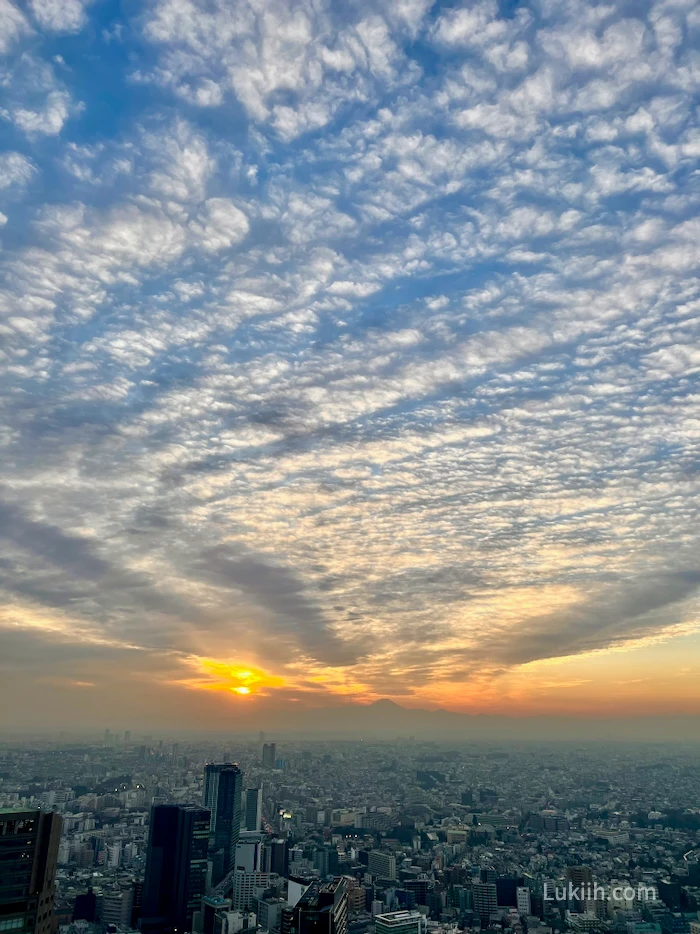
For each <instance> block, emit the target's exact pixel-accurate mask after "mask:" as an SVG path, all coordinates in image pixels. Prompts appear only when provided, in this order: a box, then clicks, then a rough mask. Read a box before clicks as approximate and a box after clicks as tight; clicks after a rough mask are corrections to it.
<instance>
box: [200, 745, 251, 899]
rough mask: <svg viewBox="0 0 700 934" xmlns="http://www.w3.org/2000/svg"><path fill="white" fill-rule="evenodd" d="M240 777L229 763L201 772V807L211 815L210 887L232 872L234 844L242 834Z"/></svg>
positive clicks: (241, 787)
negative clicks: (202, 793) (202, 796)
mask: <svg viewBox="0 0 700 934" xmlns="http://www.w3.org/2000/svg"><path fill="white" fill-rule="evenodd" d="M242 793H243V773H242V772H241V770H240V769H239V768H238V766H237V765H235V764H234V763H232V762H224V763H221V764H218V765H217V764H214V763H210V764H209V765H207V766H206V768H205V770H204V807H205V808H207V809H208V810H209V811H210V812H211V825H210V829H209V857H210V859H211V861H212V876H211V884H212V885H218V884H219V882H221V880H222V879H223V878H224V877H225V876H226V875H227V874H228V873H229V872H231V870H232V869H233V868H234V867H233V864H234V860H235V856H236V844H237V843H238V838H239V837H240V833H241V795H242Z"/></svg>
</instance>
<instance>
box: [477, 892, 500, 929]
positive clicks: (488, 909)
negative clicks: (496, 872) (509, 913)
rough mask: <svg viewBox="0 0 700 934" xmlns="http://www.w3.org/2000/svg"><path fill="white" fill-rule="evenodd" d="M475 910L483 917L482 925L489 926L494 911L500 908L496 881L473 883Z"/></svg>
mask: <svg viewBox="0 0 700 934" xmlns="http://www.w3.org/2000/svg"><path fill="white" fill-rule="evenodd" d="M472 899H473V904H474V911H475V912H476V913H477V914H478V915H479V918H480V919H481V926H482V927H488V923H489V918H490V916H491V914H492V912H494V911H496V910H497V908H498V896H497V894H496V883H495V882H474V883H473V884H472Z"/></svg>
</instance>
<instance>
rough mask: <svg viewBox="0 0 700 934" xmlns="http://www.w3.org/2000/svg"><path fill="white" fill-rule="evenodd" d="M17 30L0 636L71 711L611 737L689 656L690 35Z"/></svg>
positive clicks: (188, 17)
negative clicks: (540, 724)
mask: <svg viewBox="0 0 700 934" xmlns="http://www.w3.org/2000/svg"><path fill="white" fill-rule="evenodd" d="M0 16H1V17H4V22H5V29H4V31H2V36H3V40H5V41H3V42H2V48H3V53H4V54H6V55H7V65H6V67H5V73H6V75H7V81H6V82H5V83H6V85H7V86H6V88H5V91H6V103H5V104H4V108H5V109H4V110H2V111H1V112H0V119H2V120H3V122H4V124H5V129H6V130H7V135H8V146H7V149H6V151H5V152H4V154H3V155H2V156H1V157H0V211H1V214H0V221H5V223H4V225H3V227H2V252H1V253H0V267H1V269H0V272H1V274H2V275H1V276H0V361H1V365H0V426H1V427H0V465H1V466H0V471H1V472H2V482H3V484H4V486H3V494H4V497H5V499H4V506H3V507H2V508H3V513H2V519H3V520H4V522H3V527H2V533H3V535H4V541H5V548H4V550H3V553H2V563H0V589H1V591H2V594H3V597H4V603H5V604H6V606H8V607H9V608H10V610H9V611H8V615H6V616H3V617H2V622H1V625H2V627H3V629H2V634H1V635H2V636H4V635H5V634H6V633H10V632H11V633H13V634H15V635H13V638H15V637H16V638H17V639H18V640H19V641H18V642H17V644H18V645H19V643H20V642H21V639H20V637H18V636H16V633H18V632H19V633H23V634H24V635H25V636H26V638H27V639H29V638H30V634H31V638H32V639H33V640H34V642H33V643H32V645H33V646H35V647H36V646H39V647H42V646H43V648H40V650H38V651H37V661H36V667H33V668H32V678H34V679H35V681H36V685H37V690H41V691H44V692H45V693H44V694H43V695H42V696H44V697H45V698H46V697H51V698H56V697H58V696H59V693H60V696H61V697H64V701H60V702H59V701H56V704H57V705H58V706H57V708H56V709H57V710H58V709H59V708H60V704H61V703H65V704H66V705H68V704H69V701H68V696H69V695H70V694H71V691H72V688H71V687H70V684H69V683H70V681H75V682H92V681H94V682H95V683H97V684H98V685H100V684H101V683H102V682H103V680H104V679H107V680H108V681H109V683H110V684H111V683H112V681H111V680H109V679H111V678H113V677H115V674H114V673H115V672H121V673H124V675H125V677H126V676H128V678H129V684H130V686H131V687H132V688H133V690H134V692H135V693H134V694H133V695H132V697H133V698H137V699H138V702H139V703H143V704H146V705H148V704H152V703H154V702H155V701H154V699H155V698H157V697H161V698H165V697H167V698H168V707H169V709H170V707H172V710H173V711H174V712H175V711H178V714H177V715H178V716H180V715H183V714H184V713H187V712H188V711H193V710H196V711H197V712H198V714H197V715H200V714H201V715H202V716H205V715H206V716H211V715H212V712H213V711H215V710H221V711H225V710H227V709H228V708H226V707H225V704H226V703H227V702H229V703H237V702H238V701H239V700H241V698H237V697H233V696H230V697H229V696H228V695H231V691H230V690H229V688H230V687H231V686H234V687H235V686H238V687H240V686H241V684H238V682H235V683H234V682H232V681H231V677H230V672H231V671H232V670H235V671H237V672H240V671H246V670H251V671H259V672H262V673H264V675H265V677H266V678H268V679H278V680H276V681H275V687H274V688H273V687H270V686H269V685H268V687H270V693H269V696H267V698H266V699H265V703H268V704H269V705H271V706H274V704H275V703H279V704H283V703H287V702H290V703H291V700H292V698H294V697H298V698H302V701H301V702H303V703H305V701H303V697H304V696H306V695H305V694H304V691H306V692H307V694H308V695H309V697H310V698H311V699H310V700H308V702H309V703H315V702H316V701H314V700H313V698H314V697H316V696H317V695H320V694H321V693H324V695H325V694H326V693H327V694H336V695H342V697H344V698H354V699H355V700H357V699H363V700H365V701H366V700H370V699H372V698H375V697H377V696H381V695H382V694H387V693H391V694H392V695H393V696H396V697H403V696H410V697H412V698H414V700H415V703H417V704H419V703H423V702H427V701H430V702H431V703H438V702H440V703H444V704H445V705H446V706H451V707H457V706H465V705H467V704H472V705H474V706H475V707H480V709H481V708H487V707H488V706H489V705H493V704H497V705H510V708H511V709H521V707H522V705H523V704H526V702H527V703H532V704H540V703H541V704H546V703H549V704H552V705H556V704H560V705H563V708H566V709H569V707H567V705H569V704H573V703H574V699H572V698H569V699H566V698H564V699H562V697H561V695H559V694H557V693H556V689H555V688H554V687H541V690H540V688H538V687H537V685H538V684H540V683H541V682H542V683H544V682H543V678H544V676H542V677H540V674H539V672H540V669H539V667H538V666H542V669H544V668H545V667H548V668H549V669H550V670H549V673H548V674H547V678H546V683H547V684H550V685H560V686H561V685H564V684H571V683H572V682H575V681H579V680H581V681H585V682H586V684H582V685H581V686H580V691H579V688H578V687H576V691H575V693H576V698H577V699H578V700H577V701H576V702H579V701H580V702H581V703H582V704H583V703H584V701H585V702H586V703H588V704H589V705H590V706H591V707H594V706H595V704H596V703H598V701H596V699H595V692H596V691H599V688H600V685H601V684H605V683H607V682H608V681H609V670H608V669H606V667H605V665H606V664H607V663H606V662H605V661H603V659H604V658H608V656H606V654H605V653H608V655H609V658H613V659H614V658H615V657H617V656H616V654H615V653H617V652H618V650H621V649H626V650H629V651H634V652H639V653H643V652H644V651H646V650H645V648H644V647H645V646H649V645H651V644H652V643H653V644H656V641H655V640H666V641H667V643H668V650H669V653H671V651H672V650H674V647H675V646H677V645H678V641H679V640H680V639H681V638H683V635H682V633H689V632H692V631H693V627H694V626H695V625H696V609H695V602H694V601H695V592H696V591H695V587H696V576H695V567H696V565H695V563H694V561H693V549H696V548H697V529H698V515H699V512H700V500H699V498H698V490H697V437H698V419H697V373H698V367H699V366H700V363H699V359H698V349H697V348H698V327H697V322H698V307H699V303H700V290H699V289H698V283H697V278H696V270H697V266H698V261H699V260H700V254H699V249H698V243H699V242H700V236H699V235H698V225H697V220H696V217H697V213H698V206H699V204H700V190H699V189H698V181H699V180H700V176H699V175H698V172H697V167H696V161H697V156H698V153H699V152H700V143H699V140H700V129H699V128H698V123H697V113H696V111H695V110H694V109H693V103H692V102H693V100H694V99H695V96H696V91H697V87H698V70H697V62H696V52H695V48H694V37H695V35H696V32H697V27H698V23H697V17H696V15H695V11H694V9H693V8H692V5H683V4H673V5H669V4H667V3H661V2H660V3H654V2H653V0H649V2H645V3H643V4H641V5H639V6H637V7H635V9H634V10H631V9H630V10H629V11H623V10H622V9H621V8H618V7H615V6H614V5H613V6H610V5H602V6H601V5H598V6H591V5H590V4H585V3H582V2H578V0H572V2H570V3H566V4H544V5H543V4H524V5H523V4H520V5H518V7H517V9H514V10H512V11H506V10H505V8H504V7H503V6H502V5H500V6H499V5H498V4H496V3H492V2H490V0H485V2H478V3H471V4H466V5H465V4H461V5H459V4H457V5H452V6H445V5H438V4H431V3H430V2H429V0H405V2H403V0H402V2H392V3H389V2H383V0H382V2H379V3H375V4H367V3H359V4H354V5H351V6H347V5H346V6H343V5H342V4H339V3H336V2H325V0H324V2H307V0H295V2H293V3H284V2H279V3H278V2H259V0H246V2H242V3H237V4H233V5H232V4H230V3H225V2H223V0H222V2H218V0H214V2H212V3H209V4H207V5H203V4H201V3H198V2H195V0H177V2H175V0H153V2H149V3H148V4H146V6H145V7H144V8H143V10H142V11H141V12H140V13H139V15H138V16H134V15H132V14H131V13H130V12H129V11H128V10H123V11H122V12H121V13H119V15H117V14H116V13H115V12H114V10H112V9H111V8H110V9H107V7H105V6H104V5H101V4H86V5H82V4H71V3H65V4H54V5H51V4H44V5H43V6H41V9H39V6H36V7H35V8H34V7H32V8H29V9H28V11H27V14H26V16H25V14H24V13H22V12H20V11H19V10H18V9H17V8H15V7H12V6H10V5H9V4H7V3H5V5H4V6H2V7H0ZM27 17H29V18H27ZM115 17H116V18H115ZM76 50H77V51H78V52H80V54H77V53H76V54H73V53H74V52H75V51H76ZM69 53H70V54H69ZM78 102H83V104H82V105H81V104H79V103H78ZM26 645H28V642H27V643H26V644H25V649H26ZM71 645H73V646H74V651H75V664H74V670H71V664H70V652H71ZM83 645H86V646H90V649H89V651H90V652H94V653H95V655H94V658H95V659H96V661H95V665H96V666H97V668H99V676H98V674H97V673H95V674H93V673H91V672H90V671H89V670H86V669H89V665H90V660H91V658H92V657H93V656H90V657H87V656H84V655H83V654H81V651H82V649H80V647H81V646H83ZM634 646H636V648H633V647H634ZM25 649H22V651H25ZM18 651H19V650H18ZM28 652H29V650H28V649H26V651H25V656H23V657H25V659H26V655H27V654H28ZM54 652H55V653H56V657H58V656H59V655H60V660H61V666H62V667H61V670H60V671H59V672H55V674H56V677H58V678H60V679H62V680H61V684H60V685H59V684H58V683H56V684H49V683H48V682H42V681H41V678H42V677H45V676H47V675H51V671H50V666H51V658H52V653H54ZM86 652H87V649H86ZM132 655H133V656H137V657H138V659H139V661H138V662H129V661H128V660H127V656H129V658H130V657H131V656H132ZM635 657H636V656H635ZM567 658H570V659H572V661H571V662H567V661H566V659H567ZM110 659H113V660H114V672H111V673H110V668H109V665H110ZM144 659H145V660H144ZM212 659H213V660H219V661H220V662H221V664H222V665H223V666H224V668H223V669H221V670H219V669H217V670H214V669H212V668H211V666H210V670H209V669H208V670H205V668H206V665H205V664H204V662H203V661H202V660H205V661H206V660H209V662H211V660H212ZM596 659H597V660H596ZM579 662H580V663H581V664H584V663H585V665H586V672H585V676H584V675H581V678H579V674H580V672H576V673H572V672H568V671H567V672H565V671H564V670H563V669H564V668H565V667H566V666H567V665H571V666H573V665H574V664H579ZM229 663H230V664H229ZM664 664H666V663H665V662H664ZM669 664H670V663H669ZM674 664H675V663H674ZM130 665H131V666H132V667H131V668H130V667H129V666H130ZM203 666H204V667H203ZM227 666H228V667H227ZM246 666H248V667H246ZM557 666H559V667H561V668H562V670H561V671H559V670H557V672H553V671H551V668H553V667H557ZM676 667H677V666H676ZM669 670H671V669H670V668H669ZM673 670H675V668H674V669H673ZM127 672H130V673H129V674H128V675H127ZM506 676H507V677H506ZM261 677H262V676H261ZM528 677H531V678H532V679H533V680H532V692H531V693H530V694H527V691H526V690H525V688H524V687H522V685H524V684H525V682H526V680H527V678H528ZM506 682H508V685H510V687H508V688H507V689H506V688H505V687H503V686H504V685H505V684H506ZM42 685H43V686H42ZM217 685H218V687H217ZM319 685H321V686H322V687H323V692H319V691H318V686H319ZM513 685H515V686H513ZM467 686H468V691H467ZM518 686H520V687H518ZM540 686H541V685H540ZM499 690H501V691H502V694H501V695H499V693H498V691H499ZM640 690H641V689H640ZM649 690H651V688H650V689H649ZM518 691H521V693H520V694H518ZM51 692H53V693H51ZM159 692H160V693H159ZM295 692H296V693H295ZM75 693H77V694H82V695H83V696H84V695H85V690H80V689H79V688H78V687H75ZM98 693H99V692H98ZM545 693H546V695H547V696H546V698H544V699H543V697H540V695H541V694H542V695H544V694H545ZM568 693H569V694H572V692H571V691H569V692H568ZM215 694H216V695H218V696H217V697H213V695H215ZM185 695H186V699H185ZM200 695H211V696H206V697H204V696H200ZM584 695H585V696H584ZM178 698H180V700H179V701H178V700H177V699H178ZM528 698H529V700H528ZM586 698H587V700H586ZM640 698H641V693H640ZM248 700H253V699H252V698H248ZM318 702H319V703H320V702H321V701H320V700H319V701H318ZM641 702H642V701H641V699H640V701H639V703H640V704H641ZM686 702H687V704H688V705H689V707H690V706H692V704H694V703H695V701H694V700H693V699H692V698H690V697H688V698H686ZM83 703H84V702H83ZM134 703H136V701H135V700H134ZM158 703H160V702H158ZM256 703H257V701H256ZM260 703H262V700H260ZM649 703H650V704H651V703H652V701H649ZM212 704H219V705H220V707H219V708H216V707H213V706H211V705H212ZM178 705H180V706H178ZM198 705H201V706H198ZM519 705H521V706H519ZM69 709H70V710H71V711H74V710H75V708H73V707H69V706H66V710H69ZM538 709H539V708H538ZM640 709H641V708H640ZM693 709H694V708H693ZM71 715H73V714H71ZM187 715H188V716H189V715H190V714H189V713H188V714H187ZM192 715H193V716H194V714H192ZM57 716H58V714H57ZM76 716H77V714H76ZM95 716H97V713H95ZM173 716H175V713H173ZM222 716H223V714H222Z"/></svg>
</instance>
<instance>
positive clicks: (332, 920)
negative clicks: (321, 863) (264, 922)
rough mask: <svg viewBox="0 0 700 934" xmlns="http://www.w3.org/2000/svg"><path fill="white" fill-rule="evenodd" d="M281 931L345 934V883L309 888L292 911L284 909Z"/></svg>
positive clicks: (336, 881)
mask: <svg viewBox="0 0 700 934" xmlns="http://www.w3.org/2000/svg"><path fill="white" fill-rule="evenodd" d="M281 929H282V932H283V934H347V930H348V893H347V882H346V880H345V879H343V878H342V877H341V878H338V879H334V880H333V882H324V883H321V884H319V883H314V884H313V885H311V886H310V887H309V888H308V889H307V890H306V892H304V894H303V895H302V896H301V898H300V899H299V901H298V902H297V903H296V905H294V907H293V908H285V910H284V911H283V913H282V923H281Z"/></svg>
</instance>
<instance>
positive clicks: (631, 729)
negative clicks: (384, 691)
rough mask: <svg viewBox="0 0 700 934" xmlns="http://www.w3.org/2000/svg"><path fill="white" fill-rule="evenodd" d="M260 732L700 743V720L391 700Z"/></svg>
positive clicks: (265, 723) (280, 718) (273, 718)
mask: <svg viewBox="0 0 700 934" xmlns="http://www.w3.org/2000/svg"><path fill="white" fill-rule="evenodd" d="M258 724H259V725H258ZM255 728H256V729H258V728H260V729H264V730H266V731H269V732H270V733H271V734H273V733H286V734H296V735H298V736H310V735H317V736H320V735H323V736H324V737H331V736H335V737H338V738H348V739H350V738H356V739H365V738H366V739H372V738H377V739H388V738H392V739H394V738H396V737H405V738H408V737H414V738H415V739H421V740H425V739H435V740H438V739H440V740H446V739H450V740H461V741H467V742H468V741H470V740H476V741H480V742H483V741H488V740H492V741H495V742H498V741H514V740H515V741H517V740H522V741H528V742H529V741H534V740H537V741H540V742H542V741H545V742H546V741H550V740H551V741H557V742H560V741H567V740H568V741H570V742H573V743H581V742H586V741H605V740H614V741H616V742H617V741H620V740H627V741H630V742H650V743H663V742H677V741H682V742H700V720H699V719H698V718H697V717H655V718H650V717H636V718H631V717H630V718H615V719H607V718H594V719H593V718H585V719H584V718H574V717H522V718H519V717H501V716H491V715H487V714H477V715H472V714H464V713H456V712H454V711H449V710H443V709H441V708H440V709H437V710H426V709H423V708H412V709H411V708H406V707H402V706H401V705H400V704H397V703H396V702H395V701H392V700H390V699H389V698H383V699H381V700H377V701H374V703H371V704H343V705H339V706H334V707H321V708H315V709H311V710H308V709H307V710H296V711H295V710H289V709H286V710H279V711H274V712H273V711H268V712H266V713H265V715H264V716H260V717H256V723H255Z"/></svg>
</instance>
